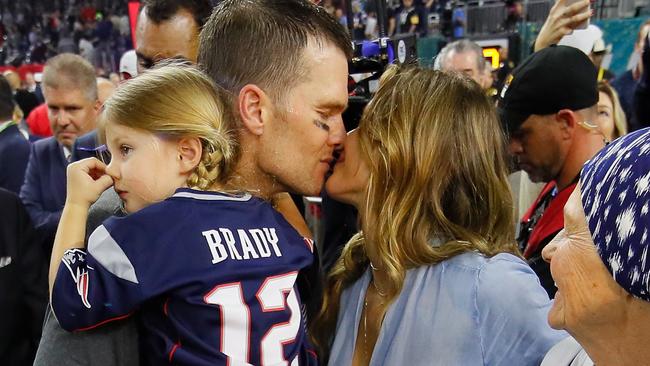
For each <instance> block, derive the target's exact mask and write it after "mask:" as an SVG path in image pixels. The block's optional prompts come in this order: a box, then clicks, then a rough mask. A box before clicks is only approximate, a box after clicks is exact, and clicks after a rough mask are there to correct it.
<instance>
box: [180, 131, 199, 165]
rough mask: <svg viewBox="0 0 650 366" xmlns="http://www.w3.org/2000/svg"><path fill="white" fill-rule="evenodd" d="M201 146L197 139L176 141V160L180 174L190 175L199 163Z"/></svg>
mask: <svg viewBox="0 0 650 366" xmlns="http://www.w3.org/2000/svg"><path fill="white" fill-rule="evenodd" d="M202 156H203V145H201V140H200V139H199V138H198V137H183V138H181V139H180V140H178V159H179V161H178V162H179V166H180V168H181V173H183V174H185V173H190V172H192V171H193V170H194V168H196V166H197V165H199V163H200V162H201V157H202Z"/></svg>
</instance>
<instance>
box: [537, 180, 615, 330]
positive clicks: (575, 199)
mask: <svg viewBox="0 0 650 366" xmlns="http://www.w3.org/2000/svg"><path fill="white" fill-rule="evenodd" d="M542 255H543V257H544V259H545V260H546V261H547V262H549V263H550V264H551V275H552V276H553V279H554V280H555V286H557V289H558V291H557V293H556V294H555V301H554V302H553V306H552V307H551V310H550V311H549V314H548V322H549V324H550V325H551V327H553V328H555V329H566V330H568V331H569V332H570V333H572V334H574V335H576V333H577V334H582V333H584V331H583V330H584V329H593V328H594V326H596V325H598V324H599V323H601V324H613V322H615V321H616V317H617V316H620V314H621V313H622V312H621V311H618V309H621V306H625V298H626V292H625V291H624V290H623V289H622V288H621V287H620V286H619V285H618V284H617V283H616V282H615V281H614V279H613V278H612V275H611V274H610V273H609V272H608V271H607V268H606V267H605V265H604V264H603V262H602V260H601V258H600V256H599V255H598V251H597V249H596V246H595V245H594V242H593V239H592V237H591V233H590V231H589V228H588V226H587V219H586V217H585V212H584V209H583V207H582V201H581V200H580V185H578V186H577V187H576V189H575V190H574V191H573V194H572V195H571V197H570V198H569V200H568V201H567V203H566V205H565V206H564V229H563V230H562V231H560V233H559V234H557V236H556V237H555V238H554V239H553V240H552V241H551V242H550V243H549V244H548V245H547V246H546V247H545V248H544V250H543V251H542Z"/></svg>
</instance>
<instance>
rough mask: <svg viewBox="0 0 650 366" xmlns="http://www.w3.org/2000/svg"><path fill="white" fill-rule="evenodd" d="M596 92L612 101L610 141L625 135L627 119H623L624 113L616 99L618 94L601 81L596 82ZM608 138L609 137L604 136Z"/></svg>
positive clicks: (605, 82)
mask: <svg viewBox="0 0 650 366" xmlns="http://www.w3.org/2000/svg"><path fill="white" fill-rule="evenodd" d="M598 91H599V92H603V93H605V94H606V95H607V96H608V97H609V99H610V100H611V101H612V107H613V108H614V110H613V111H612V114H613V117H614V136H612V140H615V139H617V138H619V137H621V136H623V135H625V134H627V118H625V112H624V111H623V107H622V106H621V101H620V100H619V99H618V93H617V92H616V90H614V88H612V86H611V85H609V83H608V82H607V81H606V80H601V81H599V82H598ZM605 137H607V138H609V136H605Z"/></svg>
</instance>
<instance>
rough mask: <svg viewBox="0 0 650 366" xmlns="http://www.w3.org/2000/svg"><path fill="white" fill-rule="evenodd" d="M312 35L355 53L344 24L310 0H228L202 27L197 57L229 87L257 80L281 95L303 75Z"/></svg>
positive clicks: (348, 53)
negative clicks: (304, 55) (306, 51)
mask: <svg viewBox="0 0 650 366" xmlns="http://www.w3.org/2000/svg"><path fill="white" fill-rule="evenodd" d="M310 41H316V42H318V43H321V44H323V43H331V44H333V45H334V46H335V47H337V48H338V49H340V50H341V52H343V54H345V55H346V57H348V58H349V57H350V56H351V53H352V46H351V41H350V37H349V35H348V33H347V31H346V30H345V28H344V27H343V26H342V25H340V24H339V23H338V22H337V21H336V19H334V18H333V17H332V16H330V15H329V14H327V12H326V11H325V9H324V8H322V7H319V6H316V5H314V4H312V3H310V2H308V1H306V0H247V1H242V0H224V1H223V2H221V3H220V4H219V5H217V6H216V8H215V10H214V11H213V13H212V16H210V19H209V20H208V21H207V23H206V24H205V26H204V27H203V31H202V32H201V36H200V41H199V42H200V43H199V57H198V61H199V64H201V65H202V67H203V68H204V70H205V71H206V72H207V73H208V75H210V77H212V78H213V79H214V80H215V82H217V84H219V85H220V86H221V87H223V88H224V89H226V90H228V91H229V92H231V93H234V94H238V93H239V90H241V88H242V87H243V86H244V85H246V84H255V85H258V86H260V87H261V88H262V89H266V90H265V92H267V93H269V95H271V96H272V97H273V98H274V99H275V100H279V99H281V98H282V97H283V96H284V93H285V92H286V91H287V90H289V89H290V88H291V87H292V86H293V85H295V84H296V83H298V82H299V81H300V80H301V79H303V78H304V77H305V75H306V70H305V66H304V65H303V63H304V60H303V51H304V49H305V48H306V47H307V45H308V42H310ZM315 92H316V91H315Z"/></svg>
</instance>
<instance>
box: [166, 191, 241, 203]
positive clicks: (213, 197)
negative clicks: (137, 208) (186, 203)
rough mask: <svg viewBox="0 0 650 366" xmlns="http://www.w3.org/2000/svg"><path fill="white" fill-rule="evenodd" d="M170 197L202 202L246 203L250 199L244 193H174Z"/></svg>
mask: <svg viewBox="0 0 650 366" xmlns="http://www.w3.org/2000/svg"><path fill="white" fill-rule="evenodd" d="M172 197H180V198H192V199H195V200H202V201H240V202H244V201H248V200H250V199H251V197H252V196H251V195H250V194H248V193H246V194H244V195H242V196H225V195H221V194H214V193H208V194H205V193H194V192H176V193H175V194H174V195H173V196H172Z"/></svg>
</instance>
